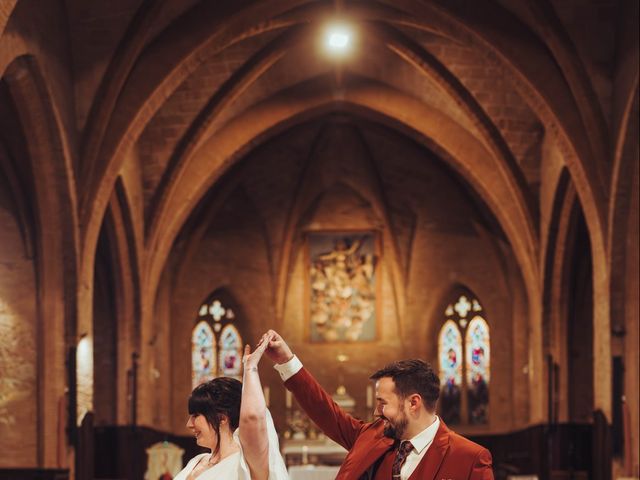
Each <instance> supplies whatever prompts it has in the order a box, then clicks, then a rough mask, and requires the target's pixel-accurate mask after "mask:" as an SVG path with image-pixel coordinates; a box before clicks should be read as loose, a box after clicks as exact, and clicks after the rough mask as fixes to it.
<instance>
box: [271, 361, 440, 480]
mask: <svg viewBox="0 0 640 480" xmlns="http://www.w3.org/2000/svg"><path fill="white" fill-rule="evenodd" d="M273 367H274V368H275V369H276V370H277V371H278V373H279V374H280V378H282V381H283V382H286V381H287V380H289V379H290V378H291V377H293V376H294V375H295V374H296V373H298V372H299V371H300V369H301V368H302V362H301V361H300V360H299V359H298V357H296V356H295V355H294V356H293V358H292V359H291V360H289V361H288V362H286V363H283V364H281V365H278V364H276V365H274V366H273ZM438 428H440V418H439V417H438V416H436V421H435V422H433V423H432V424H431V425H429V426H428V427H427V428H425V429H424V430H422V431H421V432H420V433H419V434H417V435H416V436H415V437H413V438H411V439H409V440H410V441H411V444H412V445H413V450H411V452H409V455H407V459H406V460H405V462H404V465H402V468H401V469H400V480H408V478H409V477H410V476H411V474H412V473H413V471H414V470H415V469H416V467H417V466H418V464H419V463H420V461H421V460H422V459H423V458H424V456H425V454H426V453H427V450H429V447H430V446H431V444H432V443H433V439H434V438H435V437H436V432H437V431H438Z"/></svg>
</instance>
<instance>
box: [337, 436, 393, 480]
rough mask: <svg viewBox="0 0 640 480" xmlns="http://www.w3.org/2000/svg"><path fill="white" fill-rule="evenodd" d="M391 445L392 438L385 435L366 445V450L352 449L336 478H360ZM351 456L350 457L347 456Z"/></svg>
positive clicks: (338, 479)
mask: <svg viewBox="0 0 640 480" xmlns="http://www.w3.org/2000/svg"><path fill="white" fill-rule="evenodd" d="M392 447H393V440H391V439H390V438H387V437H380V438H379V439H378V441H377V442H375V443H374V444H373V445H367V448H366V450H364V449H362V447H360V448H358V449H357V452H356V449H353V450H352V454H351V455H348V456H347V459H346V461H345V463H343V465H342V468H340V472H339V473H338V476H337V477H336V480H340V479H345V480H346V479H347V478H349V479H353V478H360V476H361V475H362V474H364V473H365V472H366V471H367V469H368V468H369V467H371V465H373V464H374V463H375V462H376V460H378V458H380V457H382V456H383V455H385V454H386V453H387V452H388V451H389V449H390V448H392ZM348 457H351V458H348Z"/></svg>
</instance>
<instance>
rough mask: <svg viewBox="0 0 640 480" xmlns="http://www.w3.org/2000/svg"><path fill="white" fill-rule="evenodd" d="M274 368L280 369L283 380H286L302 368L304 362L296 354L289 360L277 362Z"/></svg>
mask: <svg viewBox="0 0 640 480" xmlns="http://www.w3.org/2000/svg"><path fill="white" fill-rule="evenodd" d="M273 368H275V369H276V370H277V371H278V373H279V374H280V378H281V379H282V381H283V382H286V381H287V380H289V379H290V378H291V377H293V376H294V375H295V374H296V373H298V372H299V371H300V370H301V369H302V362H301V361H300V359H299V358H298V357H296V356H295V355H294V356H293V358H292V359H291V360H289V361H288V362H285V363H282V364H276V365H274V366H273Z"/></svg>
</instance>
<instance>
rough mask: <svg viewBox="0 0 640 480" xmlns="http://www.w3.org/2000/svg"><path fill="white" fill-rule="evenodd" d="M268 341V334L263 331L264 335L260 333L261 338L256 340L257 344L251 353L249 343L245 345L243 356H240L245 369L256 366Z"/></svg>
mask: <svg viewBox="0 0 640 480" xmlns="http://www.w3.org/2000/svg"><path fill="white" fill-rule="evenodd" d="M269 341H270V338H269V335H268V334H266V333H265V334H264V335H262V338H261V339H260V341H259V342H258V346H257V347H256V349H255V350H254V351H253V353H251V347H250V346H249V345H245V347H244V356H243V357H242V363H243V364H244V369H245V371H247V370H249V369H251V368H258V364H259V363H260V359H261V358H262V355H263V354H264V351H265V350H266V349H267V347H268V346H269Z"/></svg>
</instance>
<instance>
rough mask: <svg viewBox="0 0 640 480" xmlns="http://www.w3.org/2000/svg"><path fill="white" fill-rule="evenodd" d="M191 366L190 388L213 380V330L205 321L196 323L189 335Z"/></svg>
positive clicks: (214, 364)
mask: <svg viewBox="0 0 640 480" xmlns="http://www.w3.org/2000/svg"><path fill="white" fill-rule="evenodd" d="M191 366H192V368H191V385H192V388H195V387H197V386H198V385H200V384H201V383H203V382H206V381H208V380H211V379H212V378H214V376H215V373H216V370H217V369H216V343H215V339H214V336H213V330H212V329H211V327H210V326H209V324H208V323H207V322H205V321H200V322H198V323H197V324H196V326H195V327H194V329H193V333H192V335H191Z"/></svg>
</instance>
